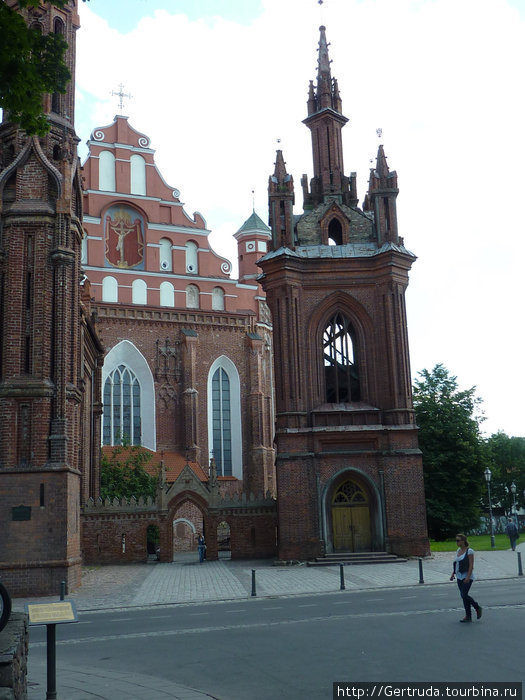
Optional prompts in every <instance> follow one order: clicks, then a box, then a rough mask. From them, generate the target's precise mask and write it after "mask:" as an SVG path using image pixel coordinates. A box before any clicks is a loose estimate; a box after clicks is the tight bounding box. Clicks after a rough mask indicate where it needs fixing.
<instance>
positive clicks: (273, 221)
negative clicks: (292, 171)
mask: <svg viewBox="0 0 525 700" xmlns="http://www.w3.org/2000/svg"><path fill="white" fill-rule="evenodd" d="M268 197H269V202H270V221H269V223H270V228H271V229H272V248H273V250H276V249H277V248H279V247H280V246H287V247H289V248H291V247H292V246H293V245H294V233H293V204H294V201H295V194H294V184H293V177H292V176H291V175H289V174H288V173H287V172H286V163H285V162H284V158H283V152H282V151H281V149H279V150H278V151H277V156H276V158H275V168H274V171H273V175H270V178H269V180H268Z"/></svg>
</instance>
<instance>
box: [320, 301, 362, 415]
mask: <svg viewBox="0 0 525 700" xmlns="http://www.w3.org/2000/svg"><path fill="white" fill-rule="evenodd" d="M353 338H354V331H353V329H352V326H351V325H350V322H349V320H348V319H347V318H346V316H344V315H343V314H342V313H340V312H338V313H336V314H335V315H334V316H332V318H331V319H330V321H329V322H328V325H327V326H326V328H325V330H324V333H323V359H324V368H325V385H326V401H327V402H328V403H349V402H351V401H360V400H361V392H360V386H359V372H358V368H357V364H356V359H355V356H354V340H353Z"/></svg>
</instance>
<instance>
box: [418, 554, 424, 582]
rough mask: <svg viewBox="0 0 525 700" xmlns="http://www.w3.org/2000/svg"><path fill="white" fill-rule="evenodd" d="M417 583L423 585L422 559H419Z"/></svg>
mask: <svg viewBox="0 0 525 700" xmlns="http://www.w3.org/2000/svg"><path fill="white" fill-rule="evenodd" d="M419 583H425V579H424V578H423V559H419Z"/></svg>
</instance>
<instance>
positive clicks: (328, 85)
mask: <svg viewBox="0 0 525 700" xmlns="http://www.w3.org/2000/svg"><path fill="white" fill-rule="evenodd" d="M319 30H320V32H321V36H320V39H319V48H318V49H317V50H318V53H319V57H318V59H317V86H316V87H315V88H314V85H313V81H310V85H309V88H308V115H309V116H310V115H311V114H314V113H315V112H320V111H321V110H322V109H327V108H328V109H333V110H334V111H336V112H339V113H341V109H342V104H341V97H340V95H339V88H338V86H337V81H336V80H335V79H334V80H332V72H331V70H330V63H331V61H330V58H329V56H328V47H329V46H330V44H329V43H328V42H327V41H326V27H324V26H321V27H319ZM345 121H346V118H345Z"/></svg>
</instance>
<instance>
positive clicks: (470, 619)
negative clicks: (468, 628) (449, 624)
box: [460, 617, 472, 622]
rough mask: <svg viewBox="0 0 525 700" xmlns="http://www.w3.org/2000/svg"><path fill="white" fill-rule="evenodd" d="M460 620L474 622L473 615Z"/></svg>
mask: <svg viewBox="0 0 525 700" xmlns="http://www.w3.org/2000/svg"><path fill="white" fill-rule="evenodd" d="M460 622H472V618H471V617H464V618H463V619H462V620H460Z"/></svg>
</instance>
